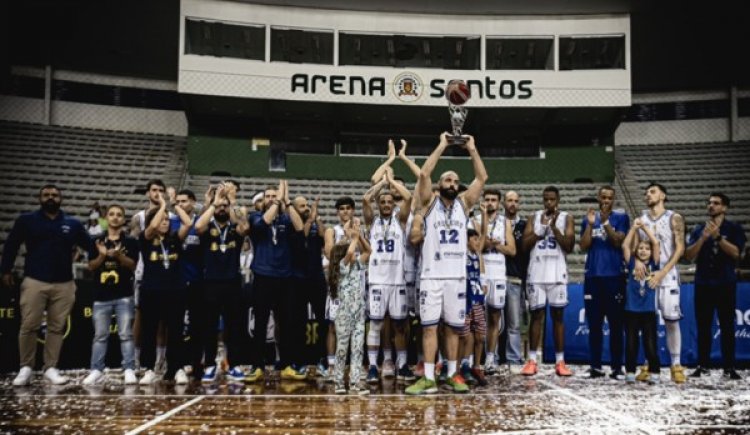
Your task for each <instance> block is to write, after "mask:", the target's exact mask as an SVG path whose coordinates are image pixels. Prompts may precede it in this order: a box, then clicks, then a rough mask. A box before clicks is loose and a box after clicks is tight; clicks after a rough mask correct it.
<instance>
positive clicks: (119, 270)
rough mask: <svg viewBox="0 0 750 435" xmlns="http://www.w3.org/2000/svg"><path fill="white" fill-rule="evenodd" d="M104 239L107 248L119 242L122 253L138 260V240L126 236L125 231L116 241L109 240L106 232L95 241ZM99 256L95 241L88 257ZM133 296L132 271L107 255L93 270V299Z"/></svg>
mask: <svg viewBox="0 0 750 435" xmlns="http://www.w3.org/2000/svg"><path fill="white" fill-rule="evenodd" d="M100 240H101V241H104V246H106V247H107V249H113V248H114V247H115V246H116V244H117V243H119V244H120V246H121V249H122V253H123V255H125V256H127V257H128V258H130V259H131V260H133V261H134V262H136V263H137V262H138V252H139V251H138V242H137V241H136V240H135V239H134V238H132V237H128V236H127V235H126V234H125V233H122V234H120V239H119V240H118V241H116V242H115V241H112V240H110V239H109V238H108V237H107V235H106V234H104V235H101V236H99V237H97V238H96V239H95V242H99V241H100ZM97 257H99V250H98V249H97V248H96V243H95V244H94V246H92V247H91V249H89V259H96V258H97ZM130 296H133V271H132V270H130V269H128V268H126V267H123V266H122V265H121V264H120V262H119V261H117V260H115V259H114V258H110V257H107V258H106V259H105V260H104V262H103V263H102V264H101V265H100V266H99V268H98V269H96V270H95V271H94V300H95V301H111V300H114V299H121V298H127V297H130Z"/></svg>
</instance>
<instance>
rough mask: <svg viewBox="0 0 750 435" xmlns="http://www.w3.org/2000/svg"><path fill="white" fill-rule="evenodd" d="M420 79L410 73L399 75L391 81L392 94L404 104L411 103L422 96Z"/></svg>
mask: <svg viewBox="0 0 750 435" xmlns="http://www.w3.org/2000/svg"><path fill="white" fill-rule="evenodd" d="M422 90H423V86H422V79H420V78H419V76H418V75H416V74H414V73H410V72H405V73H401V74H399V75H398V76H396V80H394V81H393V93H394V94H395V95H396V98H398V99H399V100H401V101H403V102H404V103H413V102H415V101H417V100H418V99H419V97H421V96H422Z"/></svg>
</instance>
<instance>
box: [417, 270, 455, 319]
mask: <svg viewBox="0 0 750 435" xmlns="http://www.w3.org/2000/svg"><path fill="white" fill-rule="evenodd" d="M419 285H420V290H419V315H420V317H421V318H422V326H432V325H437V324H438V322H439V321H440V319H442V320H443V322H445V323H446V324H447V325H449V326H452V327H454V328H463V327H464V323H466V279H423V280H421V281H420V283H419Z"/></svg>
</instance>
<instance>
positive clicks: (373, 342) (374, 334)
mask: <svg viewBox="0 0 750 435" xmlns="http://www.w3.org/2000/svg"><path fill="white" fill-rule="evenodd" d="M382 329H383V322H380V321H377V322H376V321H374V320H371V321H370V330H369V331H368V332H367V345H368V346H373V347H379V346H380V331H381V330H382Z"/></svg>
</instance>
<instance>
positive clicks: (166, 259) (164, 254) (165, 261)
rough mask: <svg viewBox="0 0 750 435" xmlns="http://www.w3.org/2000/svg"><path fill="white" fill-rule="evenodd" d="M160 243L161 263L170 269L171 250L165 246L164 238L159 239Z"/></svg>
mask: <svg viewBox="0 0 750 435" xmlns="http://www.w3.org/2000/svg"><path fill="white" fill-rule="evenodd" d="M159 244H160V245H161V255H162V259H161V264H163V265H164V269H166V270H169V250H167V248H166V247H165V246H164V239H161V240H159Z"/></svg>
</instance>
